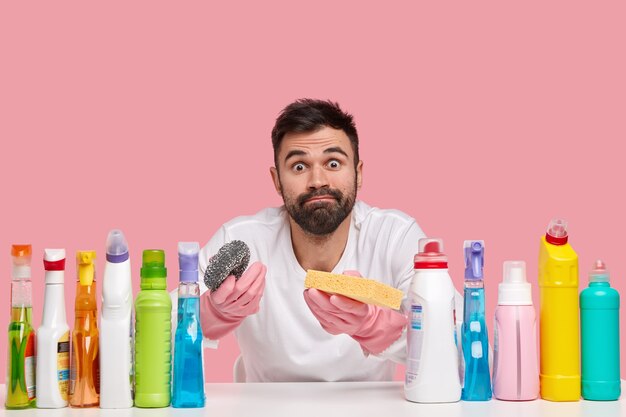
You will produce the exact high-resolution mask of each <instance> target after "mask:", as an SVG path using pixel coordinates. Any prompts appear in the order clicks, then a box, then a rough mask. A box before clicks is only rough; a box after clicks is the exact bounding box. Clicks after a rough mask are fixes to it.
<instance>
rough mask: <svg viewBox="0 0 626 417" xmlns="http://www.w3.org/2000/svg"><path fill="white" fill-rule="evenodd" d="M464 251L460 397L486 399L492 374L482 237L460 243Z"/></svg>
mask: <svg viewBox="0 0 626 417" xmlns="http://www.w3.org/2000/svg"><path fill="white" fill-rule="evenodd" d="M463 252H464V254H465V290H464V297H463V327H462V331H461V334H462V339H463V340H462V344H461V345H462V347H463V359H464V361H465V378H464V379H463V391H462V394H461V399H462V400H464V401H487V400H490V399H491V376H490V373H489V341H488V334H487V325H486V323H485V284H484V281H483V266H484V256H485V243H484V242H483V241H482V240H466V241H465V243H464V244H463Z"/></svg>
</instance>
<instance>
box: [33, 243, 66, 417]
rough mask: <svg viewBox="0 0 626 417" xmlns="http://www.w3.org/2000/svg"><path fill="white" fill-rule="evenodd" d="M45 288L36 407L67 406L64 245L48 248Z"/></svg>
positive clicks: (38, 352)
mask: <svg viewBox="0 0 626 417" xmlns="http://www.w3.org/2000/svg"><path fill="white" fill-rule="evenodd" d="M43 264H44V269H45V270H46V289H45V293H44V299H43V316H42V319H41V326H40V327H39V329H38V330H37V408H62V407H67V398H68V392H69V384H70V327H69V326H68V324H67V318H66V315H65V288H64V287H65V285H64V282H65V249H45V250H44V257H43Z"/></svg>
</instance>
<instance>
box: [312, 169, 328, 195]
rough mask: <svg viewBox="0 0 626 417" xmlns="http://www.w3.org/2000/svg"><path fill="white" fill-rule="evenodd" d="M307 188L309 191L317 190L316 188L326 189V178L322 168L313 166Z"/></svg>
mask: <svg viewBox="0 0 626 417" xmlns="http://www.w3.org/2000/svg"><path fill="white" fill-rule="evenodd" d="M310 172H311V175H310V176H309V184H308V188H309V189H311V190H317V189H318V188H322V187H328V185H329V184H328V177H327V176H326V171H325V170H324V167H321V166H315V167H313V169H312V170H311V171H310Z"/></svg>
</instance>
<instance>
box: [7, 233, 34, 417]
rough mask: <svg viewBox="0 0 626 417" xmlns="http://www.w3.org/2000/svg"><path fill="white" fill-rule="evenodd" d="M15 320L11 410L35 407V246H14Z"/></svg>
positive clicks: (10, 363)
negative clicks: (33, 255) (33, 252)
mask: <svg viewBox="0 0 626 417" xmlns="http://www.w3.org/2000/svg"><path fill="white" fill-rule="evenodd" d="M11 256H12V257H13V274H12V280H11V322H10V323H9V345H8V348H7V356H8V361H7V379H6V382H5V383H6V388H7V395H6V402H5V406H6V408H9V409H19V408H28V407H34V406H35V396H36V390H35V368H36V363H35V361H36V356H35V332H34V331H33V326H32V314H33V305H32V285H31V281H30V278H31V276H30V262H31V257H32V247H31V245H13V246H12V247H11Z"/></svg>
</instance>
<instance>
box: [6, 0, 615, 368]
mask: <svg viewBox="0 0 626 417" xmlns="http://www.w3.org/2000/svg"><path fill="white" fill-rule="evenodd" d="M208 3H209V2H182V3H181V2H175V3H171V2H122V3H120V4H119V5H113V4H112V3H106V4H104V3H101V4H93V3H84V2H76V3H58V2H52V3H41V4H36V5H35V4H33V3H28V2H26V3H24V2H2V3H1V4H0V57H1V58H0V59H1V64H0V139H1V143H2V145H1V146H2V148H1V152H0V174H1V175H0V178H1V179H2V196H3V198H2V212H1V215H0V271H3V272H2V276H3V278H2V280H0V297H1V302H2V303H3V305H4V307H3V308H0V323H2V326H6V325H7V324H8V319H9V316H8V313H9V288H10V285H9V283H10V268H11V267H10V256H9V251H10V244H11V243H22V242H30V243H32V244H33V248H34V261H33V264H34V268H33V279H34V324H35V326H38V325H39V323H40V321H41V314H42V309H43V288H44V285H43V265H42V256H43V249H44V248H45V247H65V248H66V249H67V251H68V254H69V262H68V268H67V278H66V283H67V284H66V285H67V286H66V303H67V307H68V309H67V311H68V319H69V322H70V327H72V326H73V324H72V323H73V314H72V310H73V299H74V294H75V288H74V284H73V282H74V280H75V265H74V264H75V262H74V255H75V251H76V250H78V249H95V250H97V251H98V256H99V258H98V268H97V272H98V274H99V276H102V271H103V266H104V244H105V239H106V235H107V233H108V231H109V230H110V229H111V228H114V227H119V228H121V229H122V230H123V231H124V232H125V234H126V235H127V237H128V239H129V241H130V245H131V250H132V254H131V256H132V262H133V272H134V277H133V281H134V289H135V294H136V291H137V290H138V284H139V266H140V260H141V257H140V256H141V250H143V249H146V248H163V249H165V250H166V254H167V263H168V267H169V273H170V276H169V287H170V288H175V286H176V283H177V278H178V265H177V260H176V256H175V253H176V244H177V242H178V241H179V240H198V241H200V242H201V243H202V244H204V243H206V241H207V240H208V239H209V238H210V236H211V235H212V234H213V233H214V231H215V230H216V229H217V228H218V226H219V225H220V224H222V223H223V222H224V221H226V220H228V219H230V218H232V217H234V216H237V215H241V214H250V213H254V212H256V211H258V210H259V209H261V208H263V207H266V206H276V205H280V204H281V199H280V198H279V197H278V196H277V195H276V194H275V192H274V190H273V187H272V184H271V181H270V175H269V170H268V168H269V166H270V165H271V164H272V149H271V143H270V137H269V134H270V130H271V127H272V125H273V122H274V119H275V117H276V116H277V114H278V112H279V111H280V110H281V108H282V107H283V106H285V105H286V104H288V103H289V102H291V101H292V100H294V99H296V98H300V97H315V98H331V99H333V100H336V101H339V102H340V103H341V105H342V106H343V107H344V108H345V109H346V110H348V111H350V112H352V113H353V114H354V116H355V118H356V122H357V127H358V130H359V134H360V137H361V141H362V143H361V156H362V159H363V160H364V163H365V165H364V181H363V190H362V193H361V194H360V197H361V198H362V199H363V200H365V201H367V202H368V203H369V204H371V205H375V206H378V207H385V208H398V209H401V210H403V211H405V212H407V213H409V214H410V215H412V216H414V217H415V218H416V219H417V221H418V222H419V223H420V225H421V226H422V228H423V229H424V231H425V232H426V233H427V234H428V235H431V236H441V237H443V238H445V242H446V245H447V251H448V252H449V254H450V264H451V273H452V275H453V279H454V281H455V283H456V285H457V288H459V289H460V288H461V285H462V272H463V270H462V264H463V259H462V243H463V240H464V239H472V238H479V239H485V240H486V244H487V252H486V256H487V260H486V275H487V288H488V290H487V313H488V315H489V323H490V327H491V328H490V331H491V330H493V329H492V328H493V322H492V317H493V313H494V309H495V305H496V298H497V283H498V282H499V281H500V279H501V270H502V262H503V261H504V260H507V259H522V260H525V261H526V262H527V263H528V271H529V279H530V280H531V281H532V282H533V284H534V287H533V292H534V294H533V295H534V296H535V300H537V295H538V288H537V286H536V270H537V254H538V245H539V237H540V236H541V235H542V234H543V233H544V231H545V228H546V226H547V224H548V222H549V221H550V219H551V218H552V217H553V216H562V217H564V218H566V219H567V220H568V221H569V222H570V232H571V240H570V241H571V243H572V245H573V246H574V248H575V249H576V250H577V251H578V253H579V254H580V271H581V288H582V286H583V285H586V274H587V271H588V270H589V269H590V267H591V265H592V262H593V260H594V259H595V258H597V257H601V258H603V259H604V260H605V261H606V262H607V264H608V267H609V268H610V270H611V272H612V277H613V284H614V286H615V287H617V288H618V289H619V290H620V291H621V292H622V294H626V291H625V290H626V284H625V283H624V276H625V275H626V261H625V260H624V259H625V257H624V248H623V244H622V236H623V235H624V234H626V227H625V222H624V220H623V219H624V213H625V212H626V203H625V202H624V201H625V199H624V197H623V179H624V177H625V176H624V174H625V172H624V162H623V153H622V149H623V146H621V145H622V144H620V142H623V141H624V140H625V139H626V123H625V114H626V77H625V75H624V74H626V55H625V53H624V51H625V50H626V25H624V18H625V12H626V5H625V3H624V2H619V1H612V2H565V1H563V2H537V4H536V5H532V4H530V3H528V2H525V3H524V4H509V2H493V3H476V2H470V3H467V2H465V3H460V4H448V3H446V2H420V4H413V3H416V2H397V3H389V4H387V5H386V6H385V7H376V6H372V5H368V4H366V2H356V1H355V2H342V3H339V2H334V1H318V2H314V3H308V4H306V5H305V4H295V3H294V2H291V1H283V2H278V1H266V2H250V3H249V4H248V3H246V2H224V4H208ZM100 289H101V288H99V290H100ZM622 318H623V316H622ZM624 326H626V320H622V330H625V328H624ZM2 328H5V327H2ZM622 333H624V332H622ZM1 340H2V343H0V375H2V377H0V378H1V379H0V381H2V380H4V375H5V365H6V364H5V361H4V358H5V357H6V336H1ZM622 340H623V338H622ZM622 352H626V347H624V348H623V349H622ZM237 354H238V351H237V345H236V342H235V340H234V338H233V337H232V336H229V337H227V338H226V339H224V340H223V341H222V343H221V345H220V348H219V349H218V350H217V351H207V355H206V367H207V372H206V379H207V381H231V380H232V373H231V369H232V363H233V361H234V359H235V357H236V356H237ZM625 359H626V354H625V353H622V362H624V360H625ZM402 375H403V374H402V372H401V371H399V373H398V376H399V377H401V376H402Z"/></svg>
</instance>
